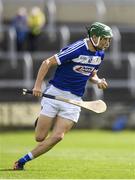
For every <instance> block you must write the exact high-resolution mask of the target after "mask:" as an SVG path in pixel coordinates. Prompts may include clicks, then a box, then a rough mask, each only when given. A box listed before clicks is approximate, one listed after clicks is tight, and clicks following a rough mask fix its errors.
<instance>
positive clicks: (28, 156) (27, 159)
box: [18, 152, 34, 164]
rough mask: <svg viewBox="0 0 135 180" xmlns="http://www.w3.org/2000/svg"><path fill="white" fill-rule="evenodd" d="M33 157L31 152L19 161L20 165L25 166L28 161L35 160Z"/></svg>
mask: <svg viewBox="0 0 135 180" xmlns="http://www.w3.org/2000/svg"><path fill="white" fill-rule="evenodd" d="M33 158H34V157H33V155H32V153H31V152H29V153H28V154H26V155H25V156H24V157H22V158H21V159H19V160H18V162H19V163H21V164H25V163H26V162H28V161H31V160H32V159H33Z"/></svg>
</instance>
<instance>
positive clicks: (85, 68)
mask: <svg viewBox="0 0 135 180" xmlns="http://www.w3.org/2000/svg"><path fill="white" fill-rule="evenodd" d="M73 70H74V71H75V72H77V73H80V74H83V75H85V76H89V75H90V74H91V72H93V70H94V67H89V66H81V65H77V66H74V67H73Z"/></svg>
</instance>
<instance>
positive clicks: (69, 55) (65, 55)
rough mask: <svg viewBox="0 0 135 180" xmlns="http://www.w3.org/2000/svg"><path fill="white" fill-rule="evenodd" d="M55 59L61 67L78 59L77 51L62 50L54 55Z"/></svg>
mask: <svg viewBox="0 0 135 180" xmlns="http://www.w3.org/2000/svg"><path fill="white" fill-rule="evenodd" d="M54 56H55V58H56V61H57V63H58V65H61V64H63V63H66V62H69V61H71V60H72V59H74V58H76V57H78V51H77V50H69V49H66V50H62V51H60V52H59V53H57V54H55V55H54Z"/></svg>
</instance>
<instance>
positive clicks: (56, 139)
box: [52, 133, 64, 143]
mask: <svg viewBox="0 0 135 180" xmlns="http://www.w3.org/2000/svg"><path fill="white" fill-rule="evenodd" d="M63 138H64V133H63V134H55V135H53V136H52V141H53V142H54V143H57V142H59V141H61V140H62V139H63Z"/></svg>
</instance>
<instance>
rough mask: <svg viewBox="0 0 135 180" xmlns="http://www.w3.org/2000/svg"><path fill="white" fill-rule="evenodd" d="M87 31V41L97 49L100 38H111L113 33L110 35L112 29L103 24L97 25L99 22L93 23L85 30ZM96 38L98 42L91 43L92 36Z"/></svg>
mask: <svg viewBox="0 0 135 180" xmlns="http://www.w3.org/2000/svg"><path fill="white" fill-rule="evenodd" d="M87 31H88V36H89V39H90V40H91V41H92V43H93V45H94V46H95V47H97V46H98V45H99V42H100V38H102V37H103V38H112V37H113V33H112V29H111V28H110V27H109V26H107V25H105V24H103V23H99V22H95V23H93V24H92V25H91V27H89V28H88V29H87ZM94 35H95V36H96V37H98V42H97V43H95V42H94V41H93V38H92V37H93V36H94Z"/></svg>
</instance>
